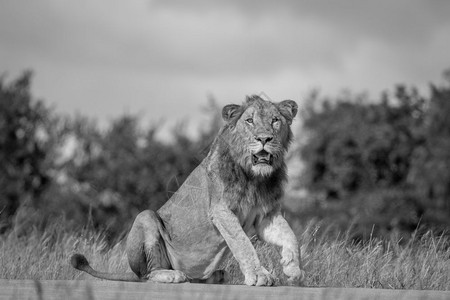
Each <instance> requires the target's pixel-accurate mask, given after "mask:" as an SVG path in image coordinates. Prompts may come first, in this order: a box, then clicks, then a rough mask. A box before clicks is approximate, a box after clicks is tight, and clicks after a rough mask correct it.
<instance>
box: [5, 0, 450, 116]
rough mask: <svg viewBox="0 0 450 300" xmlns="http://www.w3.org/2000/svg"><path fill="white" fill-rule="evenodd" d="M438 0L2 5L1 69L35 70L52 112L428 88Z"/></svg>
mask: <svg viewBox="0 0 450 300" xmlns="http://www.w3.org/2000/svg"><path fill="white" fill-rule="evenodd" d="M449 12H450V2H445V1H427V2H425V1H419V0H398V1H386V0H383V1H376V2H367V1H358V0H348V1H331V0H330V1H294V0H280V1H268V0H259V1H256V0H251V1H237V0H229V1H217V0H192V1H182V0H177V1H169V0H165V1H162V0H155V1H137V0H135V1H132V0H130V1H126V2H123V1H109V0H96V1H87V0H86V1H81V2H73V1H58V0H41V1H39V2H37V1H31V2H30V1H25V0H15V1H7V2H5V3H3V4H2V10H0V57H1V59H0V72H2V71H12V72H18V71H20V70H21V69H24V68H29V67H31V68H33V69H35V71H36V79H35V90H36V93H37V94H38V96H40V97H44V98H46V99H48V100H49V101H50V102H53V103H56V104H57V107H58V109H60V110H64V111H68V112H73V111H74V110H78V111H81V112H83V113H88V114H91V115H93V116H98V117H100V118H103V119H104V118H110V117H111V116H114V115H117V114H119V113H120V112H123V111H124V110H125V111H129V112H142V111H144V112H145V116H146V117H147V116H148V117H149V118H151V119H153V120H155V119H158V118H161V117H165V118H166V119H179V118H181V117H183V116H185V117H193V118H198V117H199V115H200V112H199V107H200V106H201V105H202V104H203V103H205V102H206V95H207V94H209V93H212V94H213V95H215V96H217V98H218V99H219V100H220V101H221V102H222V103H223V104H225V102H240V101H241V100H242V99H243V98H244V96H245V95H247V94H250V93H259V92H262V91H264V92H265V93H267V94H268V95H269V96H270V97H272V98H274V99H275V100H279V99H286V98H293V99H295V100H300V99H301V97H302V96H303V95H305V94H307V93H308V90H309V89H311V88H313V87H321V88H322V89H323V90H324V91H325V92H327V93H334V92H336V91H338V90H340V89H342V88H346V87H349V88H351V89H354V90H356V91H361V90H369V91H371V92H375V93H377V92H379V91H380V90H381V89H385V88H389V87H391V86H392V85H393V84H394V83H397V82H406V83H410V84H418V85H425V84H427V83H428V81H429V80H434V79H435V78H439V76H440V72H441V71H442V70H443V69H445V68H446V67H448V66H449V61H448V58H447V57H448V55H447V53H448V51H449V50H450V38H449V36H448V32H450V21H449V20H448V13H449Z"/></svg>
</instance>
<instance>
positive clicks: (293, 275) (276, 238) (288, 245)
mask: <svg viewBox="0 0 450 300" xmlns="http://www.w3.org/2000/svg"><path fill="white" fill-rule="evenodd" d="M256 230H257V233H258V235H259V237H260V238H261V239H262V240H264V241H265V242H267V243H270V244H273V245H277V246H280V247H282V249H281V261H280V263H281V265H282V267H283V272H284V274H286V276H288V282H289V283H290V284H302V282H303V280H304V278H305V271H303V270H302V269H301V267H300V251H299V246H298V242H297V238H296V237H295V234H294V232H293V231H292V229H291V227H290V226H289V224H288V223H287V222H286V220H285V219H284V218H283V216H282V215H281V213H280V212H279V211H277V212H275V213H273V214H270V215H268V216H266V217H264V218H263V219H262V220H261V221H260V222H259V223H258V224H256Z"/></svg>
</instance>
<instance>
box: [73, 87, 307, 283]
mask: <svg viewBox="0 0 450 300" xmlns="http://www.w3.org/2000/svg"><path fill="white" fill-rule="evenodd" d="M296 114H297V104H296V103H295V102H294V101H292V100H284V101H282V102H279V103H273V102H271V101H266V100H263V99H262V98H260V97H258V96H250V97H247V98H246V100H245V101H244V103H243V104H242V105H236V104H230V105H226V106H225V107H224V108H223V110H222V117H223V119H224V120H225V125H224V126H223V127H222V128H221V129H220V131H219V133H218V135H217V137H216V138H215V140H214V142H213V143H212V145H211V149H210V151H209V153H208V155H207V156H206V158H205V159H204V160H203V161H202V162H201V163H200V165H199V166H198V167H197V168H196V169H195V170H194V171H193V172H192V173H191V174H190V175H189V176H188V178H187V179H186V180H185V182H184V183H183V184H182V186H181V187H180V188H179V189H178V191H177V192H176V193H175V194H174V195H173V196H172V197H171V198H170V199H169V200H168V201H167V202H166V203H165V204H164V205H163V206H162V207H161V208H160V209H159V210H158V211H156V212H154V211H151V210H145V211H143V212H141V213H140V214H138V215H137V217H136V219H135V221H134V223H133V225H132V228H131V230H130V232H129V234H128V237H127V241H126V252H127V257H128V262H129V265H130V268H131V270H132V271H133V273H131V272H130V273H106V272H98V271H96V270H94V269H92V268H91V267H90V266H89V263H88V261H87V260H86V258H85V257H84V256H83V255H81V254H75V255H73V256H72V258H71V264H72V266H73V267H74V268H76V269H78V270H81V271H84V272H87V273H89V274H91V275H92V276H95V277H98V278H102V279H108V280H121V281H148V280H150V281H154V282H164V283H181V282H209V283H220V282H223V281H224V280H225V278H226V274H225V273H224V271H222V270H217V269H218V267H219V266H220V264H221V262H222V261H223V260H224V258H225V257H226V255H227V253H228V252H229V251H231V253H232V254H233V256H234V257H235V258H236V260H237V261H238V263H239V267H240V270H241V271H242V273H243V275H244V278H245V281H244V283H245V284H246V285H251V286H253V285H255V286H270V285H273V284H274V282H275V278H274V277H273V275H272V274H271V273H270V272H268V271H267V270H266V269H265V268H264V267H263V266H262V265H261V263H260V260H259V258H258V255H257V253H256V250H255V248H254V247H253V245H252V243H251V241H250V237H252V236H254V235H256V236H257V237H259V238H260V239H262V240H263V241H265V242H267V243H270V244H274V245H276V246H280V247H281V257H282V258H281V261H280V263H281V265H282V269H283V272H284V274H285V275H286V276H287V277H288V282H289V283H291V284H300V283H301V281H302V280H303V278H304V276H305V272H304V271H303V270H302V269H301V267H300V252H299V245H298V242H297V239H296V236H295V234H294V232H293V231H292V229H291V228H290V227H289V225H288V223H287V221H286V220H285V219H284V218H283V216H282V214H281V212H280V207H281V205H280V199H281V197H282V195H283V186H284V184H285V182H286V181H287V175H286V164H285V162H284V156H285V153H286V151H287V149H288V146H289V144H290V142H291V140H292V131H291V128H290V126H291V124H292V120H293V118H294V117H295V116H296Z"/></svg>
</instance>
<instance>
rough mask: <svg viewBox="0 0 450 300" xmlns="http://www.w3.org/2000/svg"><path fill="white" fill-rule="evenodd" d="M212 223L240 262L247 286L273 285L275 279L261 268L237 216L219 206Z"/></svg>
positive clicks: (214, 211) (213, 211)
mask: <svg viewBox="0 0 450 300" xmlns="http://www.w3.org/2000/svg"><path fill="white" fill-rule="evenodd" d="M211 216H212V221H213V223H214V225H215V226H216V228H217V229H218V230H219V232H220V234H221V235H222V237H223V238H224V239H225V242H226V243H227V245H228V247H229V248H230V250H231V252H232V253H233V255H234V257H235V258H236V260H237V261H238V262H239V267H240V269H241V271H242V273H243V274H244V276H245V284H246V285H256V286H263V285H273V283H274V278H273V277H272V275H271V274H270V273H269V272H268V271H267V270H266V269H265V268H264V267H262V266H261V263H260V261H259V259H258V255H257V254H256V250H255V248H254V247H253V245H252V243H251V242H250V239H249V238H248V236H247V235H246V234H245V232H244V230H243V229H242V226H241V224H240V223H239V220H238V218H237V217H236V215H235V214H234V213H233V212H232V211H231V210H229V209H228V208H227V207H225V206H222V205H218V206H216V207H214V208H213V209H212V210H211Z"/></svg>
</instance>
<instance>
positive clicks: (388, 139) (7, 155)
mask: <svg viewBox="0 0 450 300" xmlns="http://www.w3.org/2000/svg"><path fill="white" fill-rule="evenodd" d="M447 75H448V73H447ZM444 77H445V78H446V79H447V81H446V82H445V83H443V84H441V85H435V84H431V85H430V88H429V92H428V93H427V94H426V95H423V94H421V93H419V91H418V90H417V89H415V88H413V87H412V88H407V87H405V86H397V87H395V89H394V90H393V91H392V92H386V93H383V94H382V95H381V96H380V98H379V99H375V100H373V99H369V98H368V97H367V96H364V95H354V94H351V93H346V94H343V95H339V96H337V97H334V98H327V99H325V98H323V97H320V96H318V95H317V94H311V96H310V97H309V99H307V101H306V105H305V106H304V108H303V113H302V116H301V123H302V126H301V127H299V128H294V136H295V137H296V138H298V139H300V140H301V143H300V145H301V146H300V147H296V148H295V149H294V150H293V151H292V152H291V154H290V157H299V158H301V159H302V161H303V162H304V164H305V166H304V168H302V173H301V176H300V177H299V179H297V182H295V185H296V186H297V187H301V188H303V189H306V191H307V192H308V193H307V195H308V196H307V197H309V198H310V199H312V201H311V203H313V205H311V206H309V207H307V208H306V209H303V210H301V211H294V212H291V214H292V215H294V216H296V217H299V218H301V219H302V220H306V219H308V218H311V217H315V218H322V219H325V220H330V221H332V222H335V223H336V224H337V225H339V226H343V227H345V226H348V225H349V223H350V222H351V223H352V224H353V225H355V227H356V229H357V230H360V231H361V232H367V230H368V229H370V228H373V225H374V224H375V225H376V227H377V228H378V229H379V230H380V232H385V231H391V230H402V231H408V232H409V231H412V230H414V229H415V228H416V227H417V226H418V224H421V225H423V226H427V227H434V228H439V229H446V228H448V226H449V221H448V220H450V218H449V217H450V172H449V170H450V77H449V76H444ZM31 84H32V73H31V72H28V71H27V72H24V73H23V74H22V75H20V76H19V77H18V78H16V79H14V80H12V81H7V80H6V78H5V77H0V233H5V232H9V231H11V230H15V231H17V234H26V233H27V231H28V230H31V229H38V230H45V228H46V226H47V225H48V223H49V222H53V221H54V220H63V222H61V224H65V229H67V230H70V229H74V228H79V227H83V226H90V227H92V229H95V230H105V232H106V233H107V234H108V235H109V236H110V237H112V238H114V237H117V236H119V235H120V234H122V233H123V232H125V231H126V229H127V227H128V226H129V222H130V221H131V220H132V219H133V217H134V216H135V215H136V214H137V213H138V212H139V211H141V210H144V209H147V208H151V209H153V210H156V209H158V208H159V207H160V206H161V205H163V204H164V202H165V201H166V200H167V199H168V198H169V197H170V196H171V194H172V193H174V192H175V191H176V190H177V188H178V187H179V186H180V185H181V184H182V182H183V181H184V179H185V178H186V177H187V175H188V174H189V173H190V172H191V171H192V170H193V169H194V168H195V167H196V166H197V165H198V164H199V163H200V161H201V160H202V159H203V158H204V157H205V156H206V154H207V152H208V150H209V145H210V143H211V142H212V139H213V138H214V136H215V135H216V134H217V132H218V129H219V128H220V126H221V120H220V119H221V118H220V107H219V106H218V105H217V103H216V102H215V101H213V100H210V101H209V103H208V105H207V107H206V109H205V110H206V111H207V114H208V115H209V116H210V121H209V124H208V125H207V126H204V128H205V129H203V131H202V132H201V133H200V134H199V136H198V137H197V138H191V137H189V136H188V135H187V134H186V133H185V132H184V131H183V130H176V129H174V131H173V139H172V140H171V141H170V142H164V141H161V140H159V139H158V138H156V133H157V132H158V130H159V129H160V126H158V125H152V126H148V127H146V128H144V127H143V126H141V122H140V121H141V120H140V118H139V117H138V116H136V115H123V116H120V117H117V118H115V119H113V120H112V121H111V122H110V123H109V124H108V125H107V126H99V125H98V123H97V122H96V120H95V119H91V118H88V117H86V116H82V115H76V116H65V115H62V114H60V113H57V112H55V110H54V109H52V108H51V107H49V106H48V105H47V104H46V103H45V102H44V101H42V100H39V99H36V98H35V97H33V95H32V93H31V91H30V89H31ZM288 164H289V163H288Z"/></svg>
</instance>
